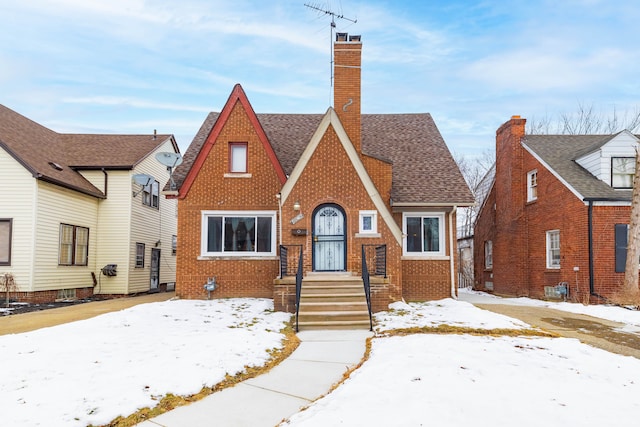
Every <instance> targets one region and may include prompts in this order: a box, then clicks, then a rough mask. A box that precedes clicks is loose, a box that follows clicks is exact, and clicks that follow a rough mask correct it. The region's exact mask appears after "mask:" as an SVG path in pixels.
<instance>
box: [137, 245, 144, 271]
mask: <svg viewBox="0 0 640 427" xmlns="http://www.w3.org/2000/svg"><path fill="white" fill-rule="evenodd" d="M136 268H144V243H136Z"/></svg>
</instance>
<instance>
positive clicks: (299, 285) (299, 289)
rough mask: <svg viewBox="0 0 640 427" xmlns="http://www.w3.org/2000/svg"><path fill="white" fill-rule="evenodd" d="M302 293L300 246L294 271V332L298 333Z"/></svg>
mask: <svg viewBox="0 0 640 427" xmlns="http://www.w3.org/2000/svg"><path fill="white" fill-rule="evenodd" d="M301 292H302V245H300V256H299V257H298V270H297V271H296V332H298V330H299V328H298V317H300V316H299V315H300V293H301Z"/></svg>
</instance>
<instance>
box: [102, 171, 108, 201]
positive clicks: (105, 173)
mask: <svg viewBox="0 0 640 427" xmlns="http://www.w3.org/2000/svg"><path fill="white" fill-rule="evenodd" d="M101 170H102V173H103V174H104V197H105V199H106V198H107V183H108V182H109V180H108V177H109V175H108V174H107V171H106V170H104V168H102V169H101Z"/></svg>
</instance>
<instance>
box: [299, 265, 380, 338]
mask: <svg viewBox="0 0 640 427" xmlns="http://www.w3.org/2000/svg"><path fill="white" fill-rule="evenodd" d="M298 327H299V329H300V330H309V329H366V330H368V329H370V323H369V310H368V308H367V298H366V295H365V293H364V284H363V282H362V278H360V277H356V276H352V275H350V274H349V273H335V274H332V273H327V274H321V273H318V274H309V275H307V276H306V277H305V278H304V279H302V290H301V293H300V309H299V311H298Z"/></svg>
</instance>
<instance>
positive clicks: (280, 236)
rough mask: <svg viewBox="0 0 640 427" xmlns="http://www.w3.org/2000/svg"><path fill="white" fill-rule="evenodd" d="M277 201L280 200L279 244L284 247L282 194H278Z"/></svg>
mask: <svg viewBox="0 0 640 427" xmlns="http://www.w3.org/2000/svg"><path fill="white" fill-rule="evenodd" d="M276 199H278V235H279V236H278V242H279V245H280V246H282V194H281V193H278V194H276Z"/></svg>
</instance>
